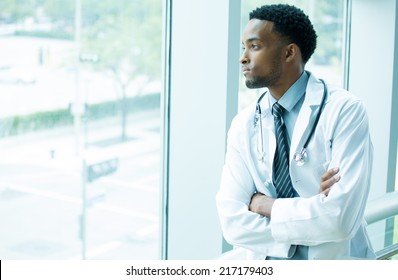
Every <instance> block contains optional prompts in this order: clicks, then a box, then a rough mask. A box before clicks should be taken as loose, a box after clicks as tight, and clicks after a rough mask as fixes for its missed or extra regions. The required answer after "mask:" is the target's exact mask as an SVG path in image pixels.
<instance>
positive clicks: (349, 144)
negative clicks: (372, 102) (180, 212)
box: [217, 5, 375, 259]
mask: <svg viewBox="0 0 398 280" xmlns="http://www.w3.org/2000/svg"><path fill="white" fill-rule="evenodd" d="M316 37H317V36H316V33H315V31H314V29H313V26H312V24H311V22H310V20H309V19H308V17H307V16H306V15H305V14H304V13H303V12H302V11H301V10H300V9H298V8H296V7H294V6H289V5H266V6H262V7H260V8H257V9H256V10H254V11H252V12H251V13H250V21H249V22H248V24H247V26H246V27H245V29H244V33H243V42H242V43H243V47H244V50H243V54H242V57H241V61H240V62H241V64H242V71H243V74H244V76H245V78H246V85H247V87H249V88H262V87H267V88H268V91H267V92H266V94H265V95H264V96H263V97H262V98H260V100H259V102H258V103H257V105H253V106H249V108H247V109H246V110H243V111H242V112H241V113H239V114H238V115H237V116H236V117H235V119H234V120H233V122H232V124H231V128H230V130H229V133H228V146H227V153H226V158H225V166H224V169H223V174H222V181H221V186H220V190H219V192H218V194H217V207H218V212H219V216H220V221H221V226H222V229H223V233H224V236H225V239H226V240H227V241H228V242H229V243H231V244H232V245H234V246H239V247H243V248H245V249H247V252H248V258H253V259H347V258H375V255H374V253H373V250H372V248H371V245H370V242H369V239H368V236H367V233H366V223H365V221H364V218H363V215H364V209H365V205H366V201H367V197H368V192H369V188H370V174H371V170H372V159H373V148H372V143H371V139H370V136H369V128H368V119H367V115H366V111H365V108H364V106H363V104H362V102H361V101H360V100H359V99H358V98H357V97H355V96H353V95H352V94H350V93H348V92H347V91H345V90H343V89H338V88H335V87H332V86H329V87H328V86H327V85H326V84H325V85H324V84H323V82H322V81H321V80H319V79H317V78H316V77H315V76H314V75H313V74H312V73H310V72H307V71H305V70H304V67H305V64H306V63H307V61H308V60H309V59H310V57H311V55H312V54H313V52H314V51H315V48H316ZM323 99H324V100H323ZM317 118H319V119H318V120H317ZM307 139H308V141H307ZM305 142H308V143H305ZM303 148H305V149H303ZM301 150H303V151H304V150H305V152H302V153H296V152H299V151H301Z"/></svg>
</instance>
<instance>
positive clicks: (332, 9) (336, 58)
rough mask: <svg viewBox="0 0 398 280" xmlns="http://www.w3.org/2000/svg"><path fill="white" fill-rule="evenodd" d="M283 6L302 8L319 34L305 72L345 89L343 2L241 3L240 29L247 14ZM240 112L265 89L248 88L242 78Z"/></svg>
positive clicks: (264, 0)
mask: <svg viewBox="0 0 398 280" xmlns="http://www.w3.org/2000/svg"><path fill="white" fill-rule="evenodd" d="M279 3H286V4H290V5H295V6H297V7H299V8H300V9H302V10H303V11H304V12H305V13H306V14H307V15H308V16H309V18H310V20H311V22H312V24H313V25H314V28H315V31H316V32H317V35H318V43H317V48H316V50H315V53H314V54H313V56H312V57H311V59H310V60H309V61H308V63H307V65H306V69H307V70H309V71H311V72H313V73H314V74H315V76H317V77H319V78H322V79H324V80H326V81H327V82H329V83H332V84H336V85H339V86H344V61H343V58H344V37H345V31H344V26H343V22H344V21H343V20H344V3H345V1H344V0H339V1H335V0H325V1H314V0H290V1H289V0H285V1H272V0H244V1H242V18H241V20H242V24H241V26H242V29H243V28H244V27H245V25H246V24H247V21H248V20H249V13H250V12H251V11H252V10H253V9H255V8H256V7H259V6H262V5H265V4H279ZM240 85H241V86H240V95H239V109H243V108H245V107H246V106H248V105H249V104H250V103H252V102H254V101H255V100H257V98H258V96H260V94H261V93H262V92H264V89H247V88H246V85H245V79H244V77H243V76H241V79H240Z"/></svg>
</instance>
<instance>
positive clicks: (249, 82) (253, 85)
mask: <svg viewBox="0 0 398 280" xmlns="http://www.w3.org/2000/svg"><path fill="white" fill-rule="evenodd" d="M245 84H246V87H247V88H250V89H255V88H261V87H263V86H261V85H259V84H258V83H256V82H255V81H252V80H246V82H245Z"/></svg>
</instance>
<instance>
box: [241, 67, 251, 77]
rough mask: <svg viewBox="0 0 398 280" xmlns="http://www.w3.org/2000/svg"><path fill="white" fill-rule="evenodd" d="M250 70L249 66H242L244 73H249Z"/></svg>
mask: <svg viewBox="0 0 398 280" xmlns="http://www.w3.org/2000/svg"><path fill="white" fill-rule="evenodd" d="M249 72H250V69H249V68H242V73H243V75H245V74H247V73H249Z"/></svg>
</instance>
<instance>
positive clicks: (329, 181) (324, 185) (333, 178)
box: [319, 167, 341, 196]
mask: <svg viewBox="0 0 398 280" xmlns="http://www.w3.org/2000/svg"><path fill="white" fill-rule="evenodd" d="M338 172H339V168H338V167H336V168H332V169H329V170H328V171H326V172H325V173H324V174H323V175H322V177H321V187H320V189H319V193H323V194H324V195H326V196H328V195H329V192H330V188H331V187H332V186H333V185H334V184H335V183H337V182H338V181H340V178H341V177H340V175H336V174H337V173H338Z"/></svg>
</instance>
